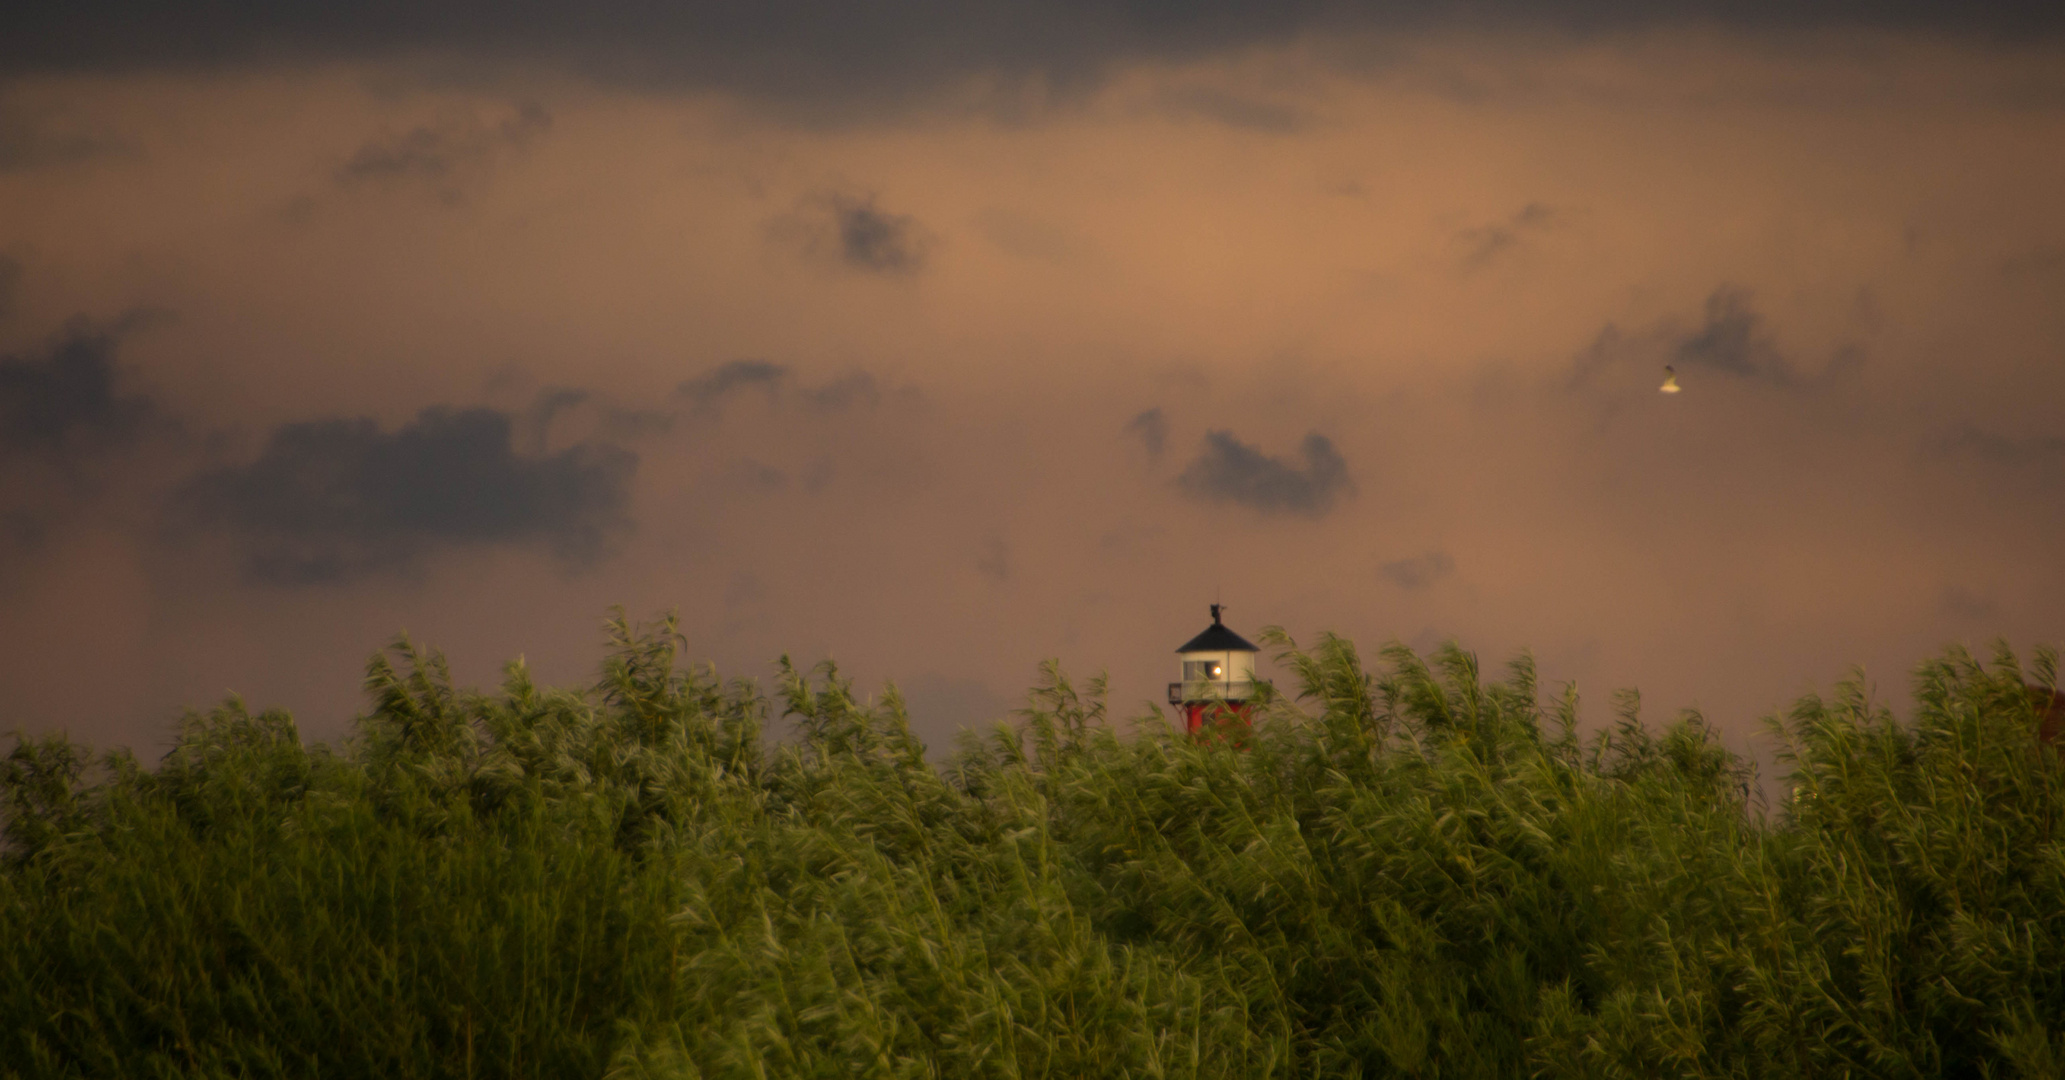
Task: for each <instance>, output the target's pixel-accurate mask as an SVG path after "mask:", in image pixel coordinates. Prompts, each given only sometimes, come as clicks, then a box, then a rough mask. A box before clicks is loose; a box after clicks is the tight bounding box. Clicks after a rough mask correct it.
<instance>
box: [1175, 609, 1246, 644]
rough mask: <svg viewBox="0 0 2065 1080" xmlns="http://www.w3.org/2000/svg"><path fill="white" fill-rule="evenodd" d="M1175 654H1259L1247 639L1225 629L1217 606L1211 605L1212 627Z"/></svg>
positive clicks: (1206, 628) (1208, 627)
mask: <svg viewBox="0 0 2065 1080" xmlns="http://www.w3.org/2000/svg"><path fill="white" fill-rule="evenodd" d="M1176 651H1177V652H1261V651H1262V650H1260V649H1258V648H1255V647H1254V646H1253V645H1251V644H1249V643H1248V639H1247V638H1244V637H1242V636H1240V635H1239V634H1236V633H1234V632H1233V631H1231V630H1228V629H1226V625H1225V624H1224V623H1221V622H1220V621H1219V605H1217V604H1213V605H1212V625H1210V626H1207V627H1205V632H1204V633H1202V634H1199V635H1198V636H1196V637H1194V638H1191V639H1190V640H1189V641H1186V642H1184V643H1183V647H1182V648H1180V649H1177V650H1176Z"/></svg>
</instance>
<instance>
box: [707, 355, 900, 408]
mask: <svg viewBox="0 0 2065 1080" xmlns="http://www.w3.org/2000/svg"><path fill="white" fill-rule="evenodd" d="M755 390H757V391H760V392H763V393H765V394H766V395H767V397H768V399H769V400H770V401H781V400H784V399H788V400H793V401H797V402H801V403H802V404H803V405H805V406H808V407H810V408H813V409H819V410H823V411H825V412H841V411H844V410H846V409H851V408H856V407H860V406H870V405H876V404H879V403H880V402H881V400H882V385H881V383H880V381H878V380H877V379H876V378H875V377H874V376H873V375H871V374H869V373H868V372H865V371H855V372H851V373H849V374H846V375H841V376H839V377H838V378H836V379H833V380H831V381H830V382H826V383H820V384H818V385H816V386H801V385H798V384H797V382H796V379H795V373H794V372H793V371H791V370H790V369H789V367H788V365H786V364H777V363H774V362H773V361H771V360H733V361H730V362H729V363H724V364H719V365H718V366H716V367H714V368H712V369H710V371H708V372H706V373H705V374H702V375H699V376H697V377H695V378H693V379H688V380H686V381H684V382H682V383H681V385H679V386H677V387H675V389H674V393H675V394H676V395H677V396H679V397H682V398H685V399H687V400H688V402H689V403H690V404H691V405H692V406H694V407H695V408H698V409H703V410H715V409H718V408H721V407H722V406H723V405H724V403H725V402H726V401H728V400H730V399H731V398H732V397H734V396H736V395H738V394H741V393H745V392H747V391H755Z"/></svg>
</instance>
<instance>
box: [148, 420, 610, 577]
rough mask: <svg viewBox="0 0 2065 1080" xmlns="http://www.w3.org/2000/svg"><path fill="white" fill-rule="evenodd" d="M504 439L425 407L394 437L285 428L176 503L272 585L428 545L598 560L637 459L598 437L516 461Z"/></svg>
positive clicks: (315, 424)
mask: <svg viewBox="0 0 2065 1080" xmlns="http://www.w3.org/2000/svg"><path fill="white" fill-rule="evenodd" d="M513 433H514V424H513V422H512V420H511V418H510V416H509V415H508V414H506V413H502V412H497V411H493V410H489V409H465V410H451V409H427V410H425V411H424V412H422V413H421V414H420V415H418V416H417V417H416V419H415V420H414V421H412V422H410V423H408V424H405V425H403V426H402V427H401V428H400V429H398V430H396V431H393V432H387V431H382V430H381V429H380V427H379V425H377V424H375V423H374V422H373V421H371V420H366V419H354V420H344V419H339V420H317V421H310V422H306V423H297V424H288V425H286V426H284V427H281V428H279V429H278V430H276V431H274V432H273V434H272V437H271V438H270V439H269V440H268V441H267V443H266V447H265V450H264V452H263V453H262V454H260V455H259V457H258V459H257V460H256V461H253V462H252V463H250V464H249V465H245V466H241V467H235V468H224V469H217V470H214V471H212V472H208V473H205V474H203V475H201V476H199V477H196V478H195V479H194V480H193V481H191V482H190V483H189V484H188V485H187V486H186V488H185V489H184V490H183V491H182V492H181V495H180V500H179V502H180V505H181V509H182V511H183V513H184V514H185V515H186V516H187V517H188V518H189V519H190V520H192V521H193V522H195V523H198V524H201V525H204V526H213V527H217V528H220V529H224V530H226V531H228V532H230V533H232V534H234V535H235V536H236V537H237V538H238V539H239V540H240V541H241V543H242V545H243V549H244V554H245V568H246V570H247V572H248V573H249V574H250V575H251V576H252V577H254V578H257V579H259V580H264V581H270V582H275V583H281V584H307V583H315V582H329V581H341V580H347V579H350V578H354V577H360V576H363V575H366V574H369V573H374V572H378V571H383V570H393V569H399V568H403V567H406V566H408V565H410V564H411V563H413V562H414V560H415V559H416V558H417V557H418V556H419V555H421V554H422V553H423V552H424V551H425V550H426V549H429V548H431V547H434V546H439V545H484V544H499V543H521V542H530V541H542V542H544V543H545V544H547V545H548V546H549V547H550V549H551V550H552V551H553V553H554V554H555V555H557V556H558V557H559V558H560V559H562V560H564V561H565V562H567V563H569V564H572V565H576V566H578V565H585V564H588V563H592V562H594V561H595V560H597V559H599V558H601V557H602V556H603V555H604V554H606V551H607V547H608V544H609V541H610V539H611V538H612V537H613V536H615V535H617V534H619V533H621V532H623V531H625V530H627V529H628V528H629V527H630V521H629V519H628V518H627V517H626V514H625V510H626V506H627V504H628V503H629V501H630V483H631V477H632V474H633V473H634V472H635V471H636V469H637V466H638V459H637V456H636V455H634V454H632V453H631V452H630V451H628V450H625V449H623V448H621V447H618V446H615V445H612V444H608V443H583V444H581V445H578V446H575V447H572V448H570V449H567V450H564V451H561V452H559V453H556V454H550V455H538V456H522V455H519V454H518V453H517V452H516V450H515V448H514V445H513Z"/></svg>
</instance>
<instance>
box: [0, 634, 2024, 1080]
mask: <svg viewBox="0 0 2065 1080" xmlns="http://www.w3.org/2000/svg"><path fill="white" fill-rule="evenodd" d="M611 632H612V638H613V648H612V651H611V654H610V656H609V658H608V660H607V661H606V663H605V664H604V668H603V675H602V678H601V680H600V682H599V683H598V685H597V686H596V687H594V688H592V689H590V690H587V691H584V692H570V691H564V690H541V689H540V688H538V687H536V686H535V685H533V683H532V682H531V680H530V678H529V676H528V674H527V673H526V672H525V671H524V669H523V667H522V665H521V664H520V663H518V664H514V665H511V667H510V668H509V669H508V673H507V677H506V679H505V681H504V684H503V686H502V688H501V690H500V691H499V692H498V693H496V694H493V695H486V694H477V693H468V692H462V691H459V690H457V689H455V688H453V687H452V686H451V682H450V679H449V676H448V674H447V673H446V671H445V669H444V666H443V663H442V661H441V659H439V658H438V657H436V656H435V655H434V654H425V653H422V652H419V651H418V650H416V649H415V648H413V647H412V646H410V645H409V643H407V642H406V641H402V642H397V643H396V644H395V645H394V646H393V647H392V648H390V649H389V650H387V651H386V652H384V653H383V654H381V655H380V656H379V657H376V658H375V659H374V661H373V662H372V664H371V665H370V666H369V670H368V678H367V690H368V695H369V698H370V700H371V701H372V703H373V706H372V709H371V711H370V712H369V713H368V714H367V715H365V716H364V717H362V718H360V719H359V721H358V722H357V725H356V727H355V730H354V735H353V737H352V738H351V739H350V740H348V741H347V742H346V743H345V744H344V745H343V746H341V747H339V748H337V749H334V750H332V749H326V748H323V747H313V748H311V747H306V746H304V745H303V744H302V742H301V741H300V739H299V737H298V734H297V733H296V731H295V728H294V725H293V723H292V721H291V720H290V719H289V718H288V717H286V716H285V715H284V714H281V713H277V712H272V713H262V714H259V715H256V716H253V715H251V714H250V713H249V712H247V711H246V710H245V709H244V708H243V707H242V706H241V705H239V704H237V703H235V702H231V703H229V704H227V705H225V706H224V707H222V708H220V709H217V710H215V711H214V712H212V713H209V714H207V715H196V716H189V717H188V718H187V719H186V720H185V721H184V722H183V723H182V726H181V730H180V735H179V738H178V742H177V744H176V746H175V747H174V749H173V750H172V751H171V753H169V754H168V755H166V757H165V759H164V760H163V761H161V762H160V763H159V764H158V765H157V766H156V767H155V768H154V769H146V768H143V767H140V766H139V765H137V764H136V763H135V762H134V761H133V760H131V759H130V758H129V757H128V756H126V755H125V754H122V753H119V752H118V753H115V754H110V755H104V756H100V757H95V756H94V755H92V754H90V753H88V752H87V751H85V750H84V749H82V748H80V747H77V746H74V745H72V744H70V743H67V742H65V741H64V740H63V739H21V740H18V741H17V744H16V746H15V747H14V749H13V751H12V753H10V754H9V755H8V757H7V759H6V761H5V763H4V769H0V789H4V807H5V814H6V833H5V836H6V849H5V850H6V853H5V860H4V863H0V940H5V941H7V942H9V943H10V947H9V948H8V949H7V950H6V951H5V953H4V954H0V1072H4V1073H5V1075H7V1076H22V1077H44V1076H109V1077H116V1076H120V1077H130V1076H152V1075H194V1076H200V1075H238V1076H317V1075H322V1076H367V1077H371V1076H381V1077H414V1076H423V1077H429V1076H474V1075H480V1076H528V1075H538V1076H555V1077H557V1076H601V1075H605V1074H607V1075H614V1076H620V1077H627V1078H628V1077H647V1076H651V1077H729V1076H741V1077H743V1076H784V1077H787V1076H797V1077H806V1076H807V1077H816V1076H825V1077H830V1076H840V1077H845V1076H883V1077H892V1076H894V1077H902V1076H910V1077H919V1076H927V1077H929V1076H940V1077H964V1076H965V1077H977V1076H985V1077H986V1076H997V1077H1007V1076H1009V1077H1017V1076H1057V1077H1075V1076H1156V1077H1162V1076H1167V1077H1214V1076H1228V1077H1259V1076H1315V1075H1325V1076H1336V1075H1338V1076H1367V1077H1380V1076H1387V1077H1388V1076H1443V1077H1478V1076H1481V1077H1510V1076H1540V1077H1565V1076H1568V1077H1578V1076H1585V1077H1593V1076H1597V1077H1607V1076H1643V1077H1649V1076H1716V1077H1719V1076H1730V1077H1777V1076H1802V1077H1805V1076H1813V1077H1822V1076H1841V1075H1852V1076H1860V1077H1861V1076H1871V1077H1882V1076H2015V1075H2020V1076H2030V1077H2035V1076H2055V1075H2058V1073H2059V1070H2060V1069H2061V1068H2065V1039H2061V1037H2060V1036H2059V1034H2058V1033H2057V1029H2058V1028H2059V1026H2060V1022H2059V1021H2060V1017H2065V846H2061V843H2060V838H2059V833H2058V827H2059V820H2060V814H2061V810H2065V783H2061V781H2065V776H2061V766H2060V761H2059V756H2058V754H2057V752H2056V751H2055V750H2053V749H2052V748H2051V747H2049V746H2048V745H2045V744H2042V743H2039V742H2038V740H2037V739H2036V738H2035V730H2036V724H2037V720H2038V717H2037V713H2036V708H2035V707H2034V705H2033V703H2036V704H2041V703H2042V701H2048V697H2045V698H2043V699H2042V701H2039V700H2038V699H2035V698H2032V696H2031V694H2030V693H2029V691H2028V690H2027V689H2026V687H2025V683H2027V682H2029V681H2031V680H2034V681H2036V682H2037V683H2040V684H2042V685H2043V686H2044V688H2045V690H2046V692H2047V693H2048V691H2050V690H2051V689H2053V688H2055V686H2056V683H2057V675H2056V660H2055V655H2054V654H2051V653H2042V654H2040V655H2039V656H2038V657H2037V659H2036V662H2035V663H2034V665H2032V669H2031V670H2027V671H2025V670H2024V669H2023V667H2022V666H2021V665H2020V664H2019V663H2018V661H2017V659H2016V658H2015V657H2014V656H2012V655H2010V654H2008V653H2007V652H2006V651H2005V650H2003V651H2001V652H1999V653H1998V654H1997V655H1996V656H1995V657H1994V658H1993V660H1992V662H1991V664H1990V665H1982V664H1980V663H1978V662H1976V661H1974V660H1973V659H1972V658H1971V657H1969V656H1967V655H1965V654H1964V653H1962V652H1955V651H1954V652H1951V653H1949V654H1947V655H1946V656H1944V657H1943V658H1941V659H1938V660H1935V661H1932V662H1930V663H1928V664H1926V665H1924V666H1923V667H1922V669H1921V670H1920V671H1919V673H1918V675H1917V678H1916V692H1915V710H1914V715H1913V718H1912V720H1911V721H1909V722H1907V723H1897V722H1895V720H1894V719H1893V718H1892V716H1891V715H1890V714H1889V713H1888V712H1887V711H1886V709H1885V708H1884V707H1883V706H1880V705H1876V704H1874V703H1872V702H1870V701H1868V700H1867V699H1866V697H1865V695H1864V693H1863V691H1862V690H1861V689H1860V687H1859V686H1858V685H1857V684H1855V683H1849V684H1844V685H1843V686H1842V687H1840V688H1839V689H1838V691H1837V693H1836V694H1835V695H1834V696H1833V698H1831V699H1828V700H1823V699H1820V698H1809V699H1807V700H1805V701H1803V702H1801V703H1800V704H1799V705H1798V706H1797V707H1796V708H1795V709H1794V710H1793V711H1792V713H1791V715H1790V716H1789V717H1788V718H1786V719H1785V720H1784V721H1782V722H1778V721H1774V722H1773V727H1774V734H1775V735H1777V736H1778V737H1779V739H1780V740H1781V741H1782V743H1783V745H1784V747H1785V755H1784V758H1783V760H1784V761H1785V762H1786V764H1787V765H1788V767H1789V769H1790V774H1789V776H1788V778H1787V780H1786V782H1785V787H1784V788H1783V790H1787V791H1789V792H1790V793H1791V794H1790V796H1789V798H1787V799H1786V800H1785V801H1784V804H1783V805H1781V806H1778V807H1775V808H1765V807H1764V806H1763V805H1762V799H1761V796H1760V795H1759V794H1758V790H1757V788H1756V786H1755V784H1754V780H1753V777H1752V776H1751V775H1750V772H1749V770H1748V769H1747V767H1746V766H1745V765H1744V763H1742V762H1740V761H1738V760H1737V759H1736V758H1735V757H1733V756H1732V755H1731V754H1729V753H1728V752H1727V751H1726V750H1725V749H1724V748H1723V747H1722V746H1721V745H1720V744H1719V743H1718V741H1717V740H1716V739H1715V737H1714V735H1713V733H1712V732H1711V731H1710V730H1709V729H1708V728H1707V726H1706V725H1705V723H1704V722H1703V721H1702V720H1701V718H1700V717H1698V716H1697V715H1696V714H1690V713H1688V714H1685V715H1683V716H1681V717H1680V718H1679V719H1678V720H1677V721H1676V722H1674V723H1672V724H1670V725H1668V726H1666V727H1664V728H1662V729H1661V730H1652V729H1651V728H1648V727H1646V726H1644V724H1643V723H1642V722H1641V720H1640V717H1639V702H1638V701H1637V700H1636V699H1635V698H1634V697H1633V696H1632V695H1627V696H1625V697H1623V698H1622V699H1620V700H1619V701H1618V703H1617V704H1618V708H1617V713H1618V722H1617V723H1615V724H1613V725H1610V726H1609V727H1608V728H1607V729H1605V730H1604V731H1601V732H1599V733H1597V734H1594V735H1592V736H1590V737H1583V736H1581V735H1580V734H1579V733H1578V731H1577V725H1576V716H1577V701H1576V698H1575V696H1574V695H1573V694H1571V693H1569V692H1568V691H1567V690H1566V691H1565V692H1564V693H1563V694H1561V695H1560V696H1554V697H1552V698H1551V699H1550V700H1549V701H1548V702H1547V704H1546V705H1545V704H1544V703H1543V697H1544V695H1543V694H1542V693H1541V691H1540V688H1539V687H1537V685H1536V681H1535V673H1534V670H1533V667H1532V665H1531V663H1530V662H1528V661H1527V660H1526V659H1524V658H1523V659H1521V660H1519V661H1516V662H1514V663H1513V664H1511V665H1509V666H1508V668H1507V670H1506V671H1505V672H1504V674H1503V676H1502V677H1500V678H1497V679H1493V680H1490V681H1487V680H1486V679H1485V678H1484V677H1483V676H1482V674H1481V673H1480V671H1479V670H1478V665H1477V662H1476V660H1475V658H1473V657H1472V656H1470V655H1469V654H1467V653H1464V652H1462V651H1461V650H1459V649H1456V648H1453V647H1449V648H1445V649H1442V650H1440V651H1438V652H1437V653H1436V654H1434V655H1433V656H1431V657H1428V658H1422V657H1419V656H1416V655H1415V654H1413V653H1412V652H1410V651H1409V650H1405V649H1403V648H1392V649H1389V650H1386V651H1385V652H1384V653H1383V656H1382V663H1381V664H1380V665H1379V666H1378V669H1377V670H1376V671H1374V672H1372V671H1370V670H1367V669H1366V668H1365V666H1364V664H1363V662H1362V661H1361V659H1360V657H1359V656H1358V654H1357V652H1356V650H1355V648H1354V647H1353V646H1352V645H1351V644H1349V643H1347V642H1345V641H1342V640H1339V639H1336V638H1331V637H1329V638H1326V639H1323V640H1322V641H1321V642H1320V643H1319V644H1318V645H1317V646H1316V647H1314V648H1312V649H1310V650H1302V649H1299V648H1297V647H1296V646H1295V644H1294V643H1292V642H1290V641H1289V639H1288V638H1285V637H1283V636H1282V635H1281V634H1275V635H1272V638H1271V640H1272V641H1273V642H1274V643H1275V644H1276V645H1277V646H1278V647H1279V648H1281V650H1282V652H1283V656H1282V659H1283V661H1284V663H1285V664H1286V665H1287V666H1288V668H1289V669H1290V670H1291V671H1293V672H1294V673H1295V678H1296V682H1297V684H1298V685H1297V687H1296V695H1295V696H1294V697H1293V696H1290V695H1282V696H1279V695H1276V694H1274V693H1265V695H1264V696H1263V698H1262V700H1261V701H1260V703H1259V706H1258V708H1257V710H1256V716H1255V722H1254V725H1253V729H1252V730H1251V731H1247V732H1244V733H1241V736H1240V738H1238V739H1202V740H1200V739H1193V738H1190V737H1188V736H1185V735H1182V734H1178V733H1176V732H1174V731H1172V730H1170V729H1169V728H1168V727H1167V726H1166V725H1165V724H1162V723H1161V722H1160V721H1159V718H1149V719H1148V721H1147V722H1145V723H1143V724H1141V725H1140V726H1139V729H1138V730H1137V731H1136V732H1134V733H1133V734H1132V735H1131V737H1126V738H1122V737H1121V736H1120V735H1119V734H1118V733H1117V732H1116V731H1115V730H1114V729H1113V727H1112V726H1111V724H1110V723H1109V722H1108V721H1107V718H1106V715H1105V704H1104V692H1103V686H1102V685H1101V683H1093V684H1091V685H1089V686H1087V687H1085V688H1083V689H1081V690H1078V689H1077V688H1076V687H1074V686H1073V685H1072V684H1071V683H1070V682H1069V681H1068V680H1067V679H1066V678H1065V677H1064V676H1063V675H1062V674H1061V673H1060V671H1059V670H1058V669H1055V668H1052V667H1049V668H1048V669H1047V670H1046V674H1045V677H1044V679H1043V681H1042V683H1041V685H1039V686H1038V687H1037V688H1036V689H1035V690H1034V691H1033V692H1032V694H1031V695H1030V699H1029V703H1028V707H1027V708H1026V710H1024V713H1023V716H1022V720H1021V722H1020V723H1018V724H1015V725H1009V726H1003V727H999V728H998V729H996V730H994V731H991V732H988V733H986V734H984V735H981V736H979V737H976V736H970V737H968V738H967V739H966V740H965V741H964V744H963V745H962V747H961V749H960V750H959V752H958V753H956V754H955V755H953V756H952V757H951V758H950V759H948V760H947V761H946V762H945V763H944V765H943V766H942V767H935V766H934V765H933V764H931V763H929V762H928V761H927V760H926V757H925V750H924V747H923V746H922V745H920V743H919V742H918V740H917V739H915V738H914V737H913V736H912V734H911V732H910V729H909V726H908V723H907V720H906V717H905V714H904V711H903V706H902V703H901V701H900V699H899V698H898V697H897V696H896V694H895V692H894V691H893V690H891V691H890V692H888V693H887V694H885V695H884V696H883V698H882V699H881V700H880V701H879V702H868V701H864V700H862V699H860V698H858V697H856V696H855V694H854V692H853V690H852V688H851V686H850V684H849V683H848V682H847V681H845V680H844V679H842V678H841V677H840V676H839V674H838V672H837V671H836V669H834V668H832V667H831V666H829V665H826V666H824V667H822V668H820V669H818V670H816V671H814V672H810V673H804V672H799V671H797V670H796V669H794V668H793V667H792V666H790V665H789V664H788V663H787V662H786V661H784V662H783V665H782V668H781V675H780V678H779V680H778V685H777V686H776V687H775V688H774V702H778V703H779V705H780V707H781V709H782V712H783V714H784V716H785V717H788V718H792V719H793V720H794V722H795V724H796V727H797V730H798V737H797V738H796V739H794V740H791V741H782V742H775V743H772V744H770V743H768V742H767V741H766V740H765V739H764V738H763V735H762V728H763V727H764V725H765V724H766V722H767V720H768V718H769V714H770V713H771V711H772V709H773V704H772V703H770V701H769V699H768V698H766V697H764V696H762V694H761V693H760V692H759V691H758V690H757V689H756V688H755V687H754V686H753V685H751V684H749V683H744V682H732V683H729V684H725V683H720V681H719V680H718V678H717V677H716V675H715V673H714V672H712V671H709V670H706V669H685V668H682V667H681V666H679V665H678V663H677V658H678V656H679V649H680V641H679V638H678V636H677V634H676V632H675V629H674V627H673V625H672V624H671V623H664V624H662V625H660V626H658V627H654V628H651V629H649V630H644V631H636V630H634V629H633V628H631V627H630V626H628V625H626V624H625V623H624V622H623V621H622V620H621V619H619V620H618V621H616V622H614V623H613V624H612V631H611Z"/></svg>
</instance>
